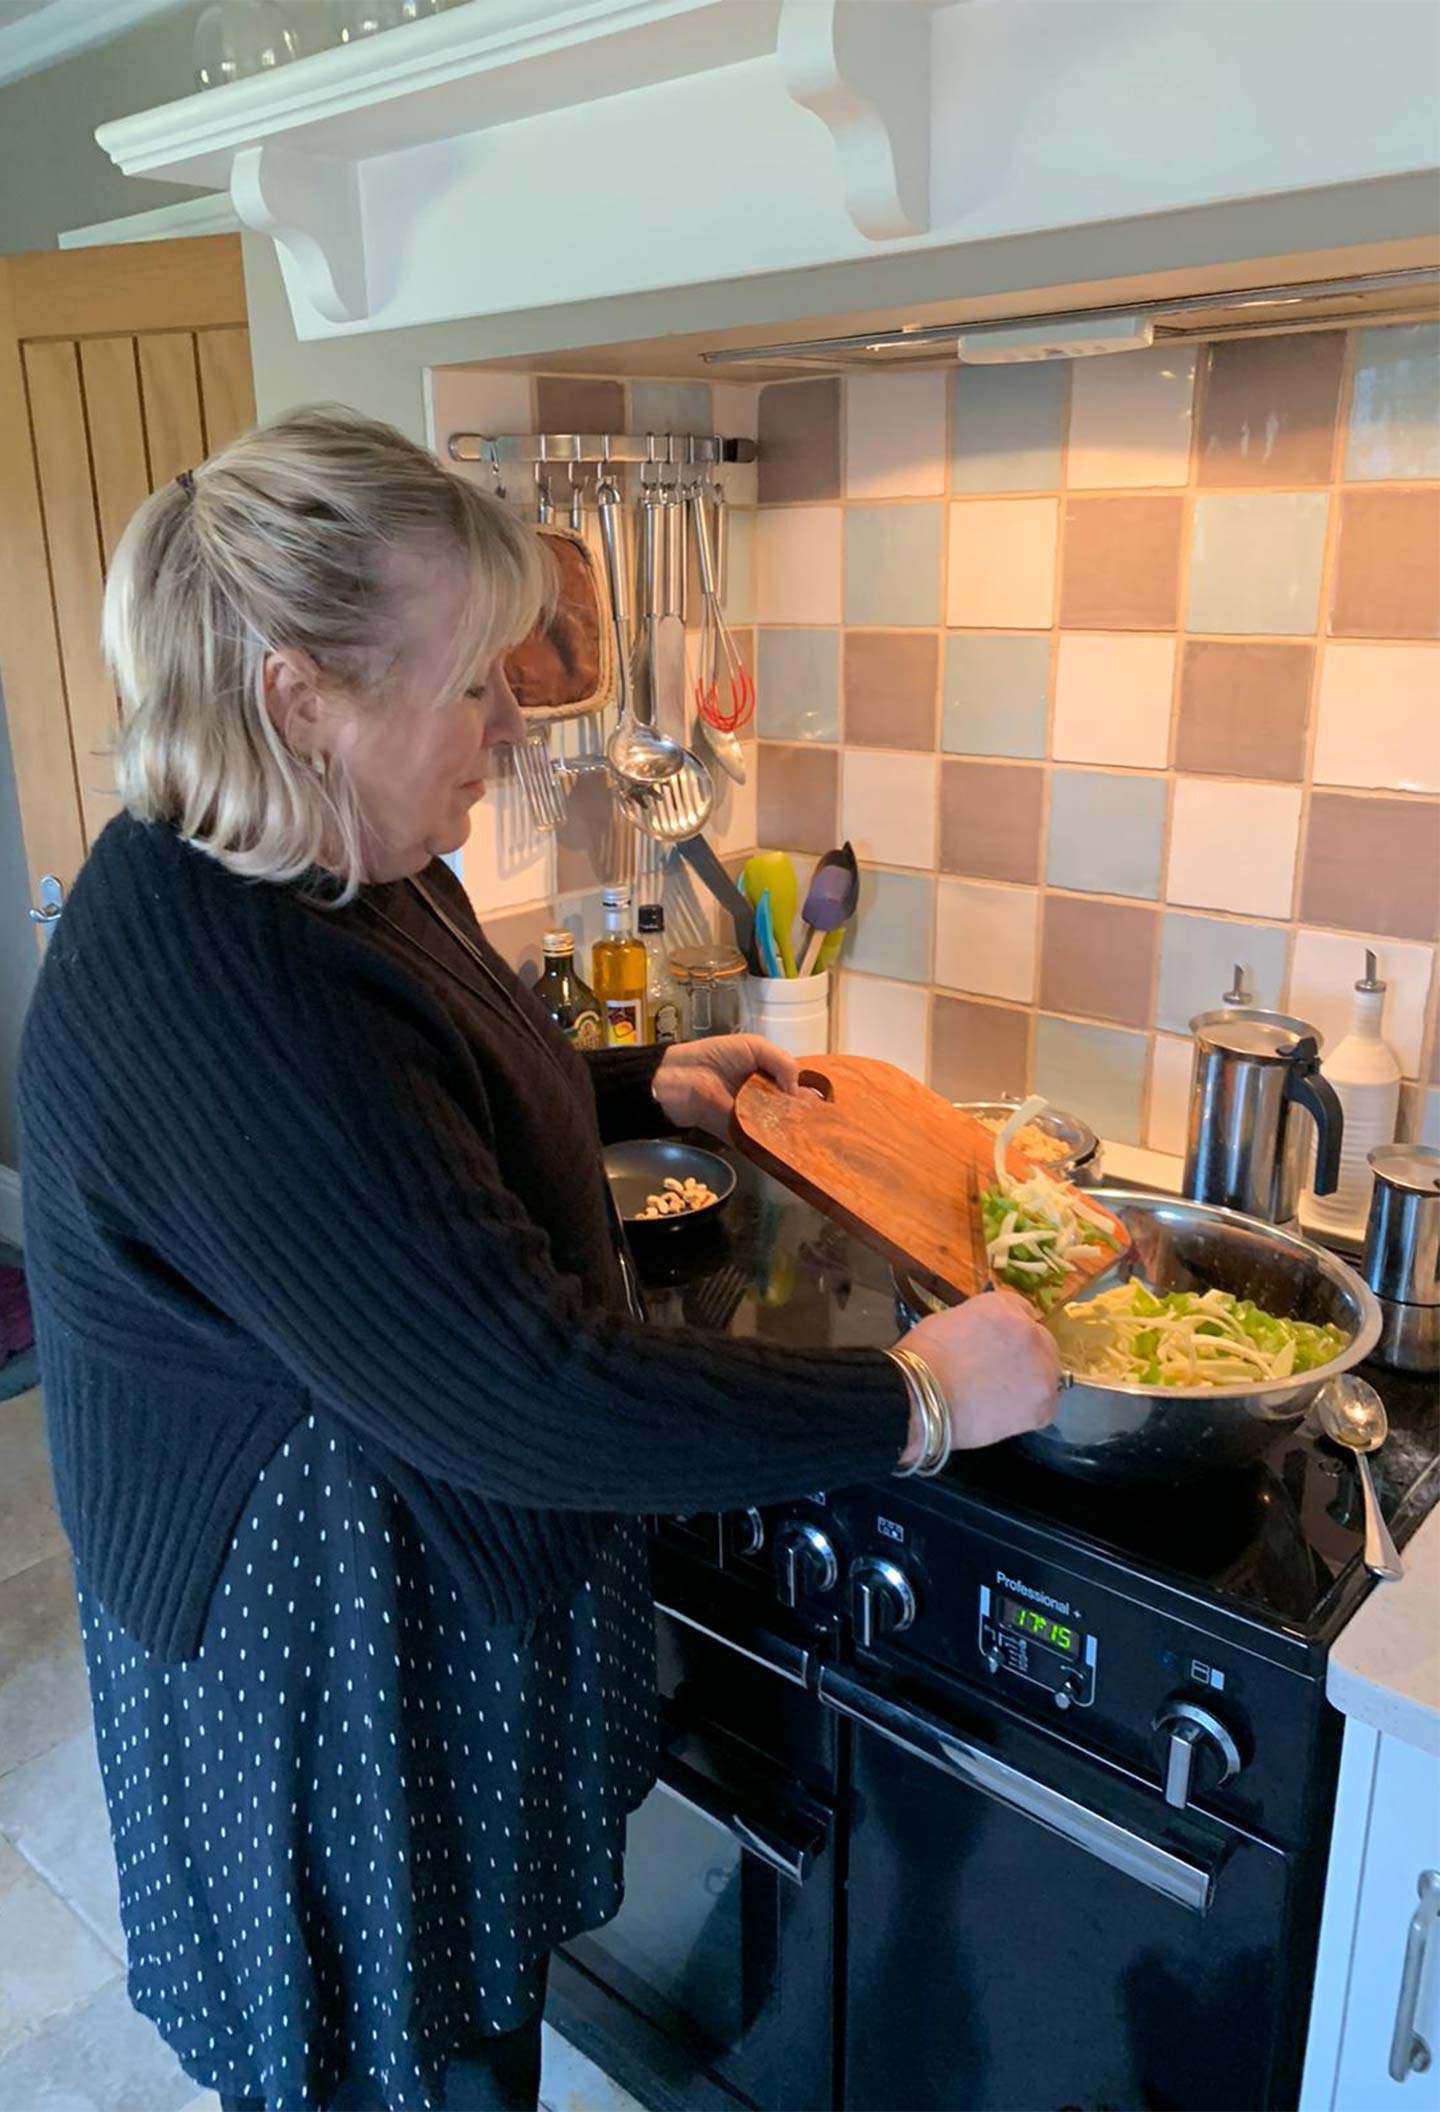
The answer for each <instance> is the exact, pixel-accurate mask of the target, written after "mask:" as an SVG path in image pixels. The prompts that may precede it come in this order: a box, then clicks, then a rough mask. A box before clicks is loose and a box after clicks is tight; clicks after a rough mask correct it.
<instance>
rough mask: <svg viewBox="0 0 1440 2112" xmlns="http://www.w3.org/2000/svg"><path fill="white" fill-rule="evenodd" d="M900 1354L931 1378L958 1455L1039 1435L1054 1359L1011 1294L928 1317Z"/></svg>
mask: <svg viewBox="0 0 1440 2112" xmlns="http://www.w3.org/2000/svg"><path fill="white" fill-rule="evenodd" d="M901 1347H902V1348H904V1349H909V1350H913V1351H914V1352H915V1354H916V1356H918V1357H923V1358H924V1360H925V1362H926V1363H927V1364H928V1365H929V1367H930V1369H931V1371H932V1372H933V1373H934V1374H935V1377H936V1379H937V1381H938V1382H939V1386H940V1391H941V1392H942V1393H943V1394H944V1396H945V1399H946V1401H947V1403H948V1404H949V1408H950V1443H951V1446H952V1448H953V1449H954V1450H956V1451H968V1450H970V1449H972V1448H973V1447H975V1446H979V1445H993V1444H997V1443H998V1442H999V1440H1000V1439H1001V1438H1002V1437H1019V1436H1020V1435H1021V1434H1022V1433H1023V1432H1024V1431H1026V1430H1040V1429H1043V1428H1044V1426H1045V1424H1046V1423H1048V1422H1050V1421H1051V1419H1052V1418H1053V1416H1054V1414H1055V1403H1056V1400H1057V1398H1058V1395H1059V1391H1060V1352H1059V1350H1058V1349H1057V1348H1056V1347H1055V1338H1054V1336H1053V1335H1052V1334H1051V1333H1050V1331H1049V1329H1048V1328H1047V1327H1044V1326H1043V1325H1042V1324H1041V1322H1040V1321H1039V1320H1038V1319H1037V1318H1036V1316H1035V1313H1034V1312H1033V1310H1032V1309H1031V1307H1030V1306H1028V1305H1027V1304H1026V1303H1025V1300H1024V1299H1023V1298H1021V1297H1019V1296H1018V1295H1017V1293H1016V1292H1014V1291H989V1292H986V1293H985V1294H984V1295H983V1296H982V1297H979V1298H969V1299H967V1300H966V1301H965V1303H964V1304H963V1305H957V1306H954V1307H952V1308H951V1310H950V1311H948V1312H944V1313H933V1314H931V1315H930V1316H929V1317H928V1318H927V1319H924V1320H922V1321H921V1322H920V1324H919V1326H918V1327H914V1328H912V1329H911V1331H910V1333H909V1334H908V1335H906V1336H905V1337H904V1339H903V1341H902V1343H901ZM909 1449H910V1448H909V1447H908V1446H907V1448H906V1450H907V1453H908V1451H909Z"/></svg>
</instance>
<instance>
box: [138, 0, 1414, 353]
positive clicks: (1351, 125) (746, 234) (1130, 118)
mask: <svg viewBox="0 0 1440 2112" xmlns="http://www.w3.org/2000/svg"><path fill="white" fill-rule="evenodd" d="M1325 12H1326V22H1325V35H1324V37H1323V38H1322V37H1316V36H1315V35H1314V33H1313V20H1312V18H1311V15H1310V12H1309V11H1308V10H1306V9H1304V8H1292V7H1284V6H1268V7H1256V6H1254V5H1253V4H1252V0H1167V4H1166V5H1165V6H1163V7H1155V6H1153V5H1151V4H1149V0H470V4H469V5H468V6H463V7H459V8H456V9H453V10H451V11H450V12H448V13H446V14H443V15H439V16H435V17H432V18H430V19H428V20H425V21H421V22H416V23H410V24H407V25H405V26H403V27H401V28H398V29H394V30H391V31H388V32H386V33H385V34H383V35H380V36H376V37H373V38H370V39H367V40H366V41H364V42H361V43H357V44H353V45H348V46H344V47H337V48H335V49H333V50H329V51H324V52H319V53H315V54H313V55H312V56H310V57H308V58H306V59H303V60H301V61H299V62H298V63H296V64H293V65H290V66H286V67H282V68H278V69H276V70H275V71H274V72H273V73H270V74H265V75H261V76H257V77H255V78H253V79H249V80H243V81H236V82H233V83H231V84H230V85H229V86H227V87H225V88H221V89H218V90H213V91H211V92H210V93H208V94H203V95H194V96H190V97H187V98H186V99H184V100H183V101H181V102H176V103H170V104H166V105H164V106H163V107H161V108H159V109H156V110H150V111H144V112H142V113H140V114H139V115H138V116H134V117H127V118H122V119H117V120H115V121H114V122H112V123H109V124H106V125H102V126H101V127H100V130H99V132H98V134H97V137H98V139H99V141H100V144H101V145H102V147H103V148H104V149H105V151H106V152H107V153H108V154H110V155H111V157H112V158H113V160H114V161H115V162H116V163H117V165H118V166H119V167H120V168H121V169H123V170H124V171H125V172H126V174H128V175H135V176H154V177H157V178H163V179H166V180H169V181H172V182H183V183H192V184H198V185H200V186H202V187H205V188H209V189H212V190H215V191H228V192H229V194H230V196H231V198H232V200H233V203H234V207H235V210H236V211H237V213H238V214H239V217H240V219H241V221H242V222H243V223H244V224H245V225H246V226H248V227H251V228H254V229H258V230H262V231H263V232H265V233H266V234H268V235H270V236H272V237H273V238H274V240H275V241H276V243H277V244H278V245H279V251H280V258H281V263H282V267H283V270H284V273H285V278H286V284H287V289H288V292H289V296H290V301H291V305H292V308H293V311H294V315H295V322H296V328H297V331H298V332H299V334H300V335H301V336H302V337H326V336H334V335H339V334H349V333H351V332H356V331H365V330H377V329H392V328H397V327H400V326H402V325H406V324H416V323H429V322H437V321H442V320H455V319H458V318H463V317H479V316H487V315H499V314H506V313H515V312H517V311H522V310H530V309H536V308H543V307H546V306H549V305H551V304H554V303H557V302H572V301H583V300H587V299H593V298H598V297H610V296H616V295H623V294H628V293H636V292H642V291H647V290H654V289H664V288H681V287H684V286H691V285H700V284H705V283H709V282H711V281H715V280H722V279H732V278H745V277H749V276H751V275H755V274H774V273H790V274H799V273H800V272H802V271H804V270H807V269H809V268H812V267H816V266H821V265H837V264H838V265H842V266H843V265H846V264H850V263H864V262H866V261H868V260H872V259H874V258H875V257H876V256H877V255H879V256H886V255H895V254H902V253H905V252H911V251H934V252H936V258H935V276H936V287H935V297H936V298H942V297H953V296H954V295H955V294H956V293H959V292H961V291H963V289H964V286H965V284H966V283H967V281H966V278H965V274H964V268H963V259H964V256H965V253H966V251H967V250H968V251H970V252H971V253H972V254H973V253H974V251H975V248H976V246H977V245H981V244H985V245H993V244H994V243H995V242H996V241H997V239H998V240H1004V239H1006V238H1009V237H1013V236H1016V235H1024V234H1027V233H1033V232H1035V231H1037V230H1053V229H1068V228H1073V227H1077V226H1084V225H1089V226H1102V225H1107V224H1111V223H1120V224H1123V225H1128V224H1130V223H1131V222H1133V221H1136V220H1137V216H1140V217H1142V218H1143V217H1144V216H1149V217H1150V219H1151V224H1152V226H1153V216H1155V215H1157V214H1175V215H1180V214H1183V213H1185V212H1187V211H1189V210H1190V209H1192V208H1194V207H1197V206H1206V205H1214V204H1215V203H1216V202H1217V201H1223V202H1227V203H1228V202H1233V201H1236V200H1247V199H1248V200H1254V199H1269V198H1274V197H1279V196H1280V195H1282V194H1287V195H1289V196H1290V197H1291V198H1292V199H1293V198H1296V197H1300V196H1308V195H1309V194H1310V193H1312V192H1314V193H1315V194H1316V195H1317V198H1318V196H1319V195H1320V193H1321V192H1323V193H1324V194H1325V197H1326V206H1325V211H1324V214H1323V215H1317V220H1316V226H1317V229H1318V230H1319V231H1320V232H1321V234H1322V238H1323V239H1322V240H1320V241H1317V243H1316V244H1315V246H1316V247H1321V246H1324V241H1330V242H1335V241H1339V240H1341V239H1343V235H1342V232H1341V230H1342V229H1343V224H1344V213H1343V211H1340V212H1337V208H1336V205H1335V202H1334V201H1335V198H1336V195H1337V187H1339V191H1340V193H1342V194H1343V192H1344V189H1345V187H1347V186H1348V187H1350V188H1351V189H1353V190H1354V191H1355V192H1356V194H1357V196H1358V194H1359V193H1360V192H1361V191H1363V189H1364V187H1365V186H1366V185H1370V184H1374V183H1375V182H1376V181H1377V179H1386V178H1397V177H1399V178H1407V177H1408V178H1413V177H1414V176H1415V174H1416V172H1418V171H1423V170H1426V169H1429V168H1431V167H1432V166H1433V164H1434V160H1435V150H1434V136H1435V110H1434V106H1433V103H1432V100H1431V99H1430V98H1429V97H1428V96H1427V95H1426V94H1423V93H1418V92H1417V93H1415V94H1414V95H1410V96H1397V95H1396V93H1395V83H1396V82H1397V81H1408V82H1415V83H1418V82H1422V81H1428V80H1429V79H1430V77H1431V75H1432V73H1433V72H1434V70H1435V65H1434V61H1435V53H1434V50H1433V49H1432V46H1433V44H1434V27H1433V20H1432V11H1431V10H1430V9H1428V8H1423V7H1415V6H1413V5H1410V4H1408V0H1331V4H1330V5H1329V6H1328V7H1327V8H1326V11H1325ZM1232 28H1233V32H1234V34H1233V35H1232V34H1231V33H1230V32H1231V29H1232ZM1327 230H1328V232H1326V231H1327ZM1386 232H1388V230H1386ZM1394 232H1395V233H1396V234H1404V233H1409V232H1412V230H1409V229H1400V228H1396V229H1395V230H1394ZM1285 246H1287V247H1291V248H1299V247H1302V246H1304V245H1302V244H1301V243H1299V242H1297V241H1295V240H1293V239H1291V240H1290V241H1289V242H1288V243H1287V244H1286V245H1285ZM796 295H797V299H799V300H800V301H801V303H802V305H801V306H800V307H799V308H797V310H796V313H798V314H804V313H805V312H806V309H805V307H804V305H803V300H804V288H803V283H802V282H801V281H799V280H798V278H797V280H796ZM683 327H684V311H683V303H680V304H678V312H677V328H683Z"/></svg>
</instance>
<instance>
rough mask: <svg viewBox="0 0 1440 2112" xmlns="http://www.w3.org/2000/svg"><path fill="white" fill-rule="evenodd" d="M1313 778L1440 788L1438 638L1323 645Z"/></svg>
mask: <svg viewBox="0 0 1440 2112" xmlns="http://www.w3.org/2000/svg"><path fill="white" fill-rule="evenodd" d="M1314 778H1315V782H1316V784H1317V785H1381V786H1390V787H1393V788H1394V789H1395V790H1396V791H1397V792H1440V646H1433V645H1335V644H1331V645H1328V646H1327V647H1326V648H1325V653H1324V657H1323V658H1322V660H1321V663H1320V702H1319V725H1318V726H1317V727H1316V730H1315V759H1314Z"/></svg>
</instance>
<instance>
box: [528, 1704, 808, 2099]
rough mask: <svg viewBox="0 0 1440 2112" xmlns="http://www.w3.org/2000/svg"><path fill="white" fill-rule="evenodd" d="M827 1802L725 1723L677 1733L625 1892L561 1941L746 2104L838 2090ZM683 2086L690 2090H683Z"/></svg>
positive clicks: (621, 2026)
mask: <svg viewBox="0 0 1440 2112" xmlns="http://www.w3.org/2000/svg"><path fill="white" fill-rule="evenodd" d="M832 1839H833V1819H832V1817H831V1815H830V1813H829V1811H828V1810H827V1809H826V1808H825V1807H824V1806H823V1805H820V1804H818V1803H815V1802H812V1801H811V1800H810V1799H809V1798H807V1797H806V1796H805V1795H804V1793H803V1792H796V1791H794V1790H793V1789H792V1788H790V1787H789V1785H787V1784H786V1783H785V1782H784V1781H783V1780H781V1779H776V1780H770V1781H768V1782H767V1781H766V1780H765V1778H764V1775H763V1772H762V1771H760V1770H757V1768H756V1767H755V1765H754V1761H753V1756H751V1755H747V1754H743V1753H742V1752H740V1751H739V1750H735V1751H732V1750H731V1749H730V1747H729V1746H728V1744H727V1743H726V1742H724V1741H723V1740H722V1739H721V1738H720V1736H719V1735H716V1736H713V1737H710V1738H707V1739H702V1738H699V1737H697V1736H695V1735H693V1734H690V1735H682V1736H680V1737H679V1738H678V1739H677V1741H676V1742H675V1744H674V1745H672V1746H671V1747H670V1748H669V1749H668V1750H667V1751H666V1752H665V1753H664V1754H663V1756H662V1758H661V1761H660V1769H659V1781H658V1783H657V1786H656V1787H655V1789H654V1790H652V1792H651V1794H650V1796H649V1797H648V1798H647V1799H646V1801H645V1803H644V1804H642V1805H641V1807H640V1809H639V1811H637V1812H636V1813H635V1814H634V1816H633V1817H632V1819H631V1821H630V1828H629V1835H628V1843H627V1850H626V1859H625V1903H624V1905H623V1906H622V1907H621V1909H620V1912H619V1913H618V1914H617V1915H616V1917H615V1919H614V1920H613V1921H612V1922H610V1923H609V1924H608V1925H607V1926H606V1927H605V1928H603V1929H598V1930H596V1931H594V1932H593V1933H592V1934H590V1935H587V1936H584V1937H581V1938H579V1939H577V1940H576V1941H575V1942H573V1943H570V1944H567V1945H566V1947H565V1953H564V1955H565V1956H566V1957H568V1958H569V1959H570V1960H571V1961H572V1962H573V1963H574V1964H575V1965H577V1966H579V1967H581V1968H582V1969H583V1971H584V1972H585V1974H587V1975H588V1976H589V1978H590V1979H591V1981H592V1982H593V1983H596V1984H597V1985H598V1987H600V1988H603V1989H604V1990H605V1991H606V1992H607V1993H608V1995H609V1996H610V1997H611V1998H613V1999H612V2003H611V2013H610V2014H609V2015H608V2016H607V2018H606V2022H605V2027H604V2029H605V2034H606V2036H607V2037H608V2038H613V2039H615V2040H617V2041H619V2042H621V2043H620V2049H619V2050H620V2051H621V2053H622V2067H623V2065H626V2064H624V2063H623V2042H624V2040H625V2036H626V2032H625V2013H626V2012H628V2013H630V2015H632V2016H633V2017H634V2018H635V2019H636V2020H639V2021H640V2023H641V2024H642V2025H643V2026H648V2027H649V2031H648V2032H647V2033H646V2036H647V2037H648V2036H649V2035H650V2034H651V2033H653V2032H655V2031H658V2032H659V2033H660V2034H661V2035H662V2037H663V2040H664V2042H665V2050H666V2055H667V2058H666V2061H665V2067H666V2069H667V2071H668V2076H669V2082H670V2088H669V2091H668V2093H667V2094H668V2095H669V2096H670V2097H671V2098H672V2099H673V2098H675V2097H677V2096H678V2098H679V2101H680V2102H694V2101H695V2100H694V2099H687V2096H686V2093H685V2090H684V2074H685V2070H686V2067H687V2066H688V2068H689V2070H690V2072H691V2073H693V2074H694V2075H695V2076H696V2077H697V2078H701V2077H704V2078H707V2079H708V2080H709V2081H710V2082H712V2083H719V2084H721V2085H723V2086H724V2087H725V2088H726V2089H727V2090H728V2091H730V2092H731V2093H733V2094H734V2095H735V2096H736V2097H739V2098H740V2099H742V2100H743V2101H744V2102H746V2103H747V2104H750V2105H755V2106H763V2107H766V2108H767V2112H768V2108H769V2107H772V2106H773V2107H792V2106H793V2107H797V2108H799V2107H805V2108H807V2112H813V2108H814V2107H816V2106H821V2105H828V2104H831V2103H832V2102H833V2096H832V2089H831V2084H832V2075H833V2066H834V2023H833V2018H834V2009H833V1972H834V1938H833V1923H834V1855H833V1849H832ZM677 2084H678V2088H677Z"/></svg>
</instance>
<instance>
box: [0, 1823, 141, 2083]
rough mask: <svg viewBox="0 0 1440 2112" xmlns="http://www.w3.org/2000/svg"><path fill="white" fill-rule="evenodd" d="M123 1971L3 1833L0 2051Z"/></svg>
mask: <svg viewBox="0 0 1440 2112" xmlns="http://www.w3.org/2000/svg"><path fill="white" fill-rule="evenodd" d="M118 1971H119V1967H118V1965H117V1963H116V1961H115V1959H114V1958H113V1957H112V1956H111V1955H110V1953H109V1951H107V1950H106V1948H105V1946H104V1944H103V1943H101V1942H99V1941H98V1940H97V1938H95V1937H94V1936H92V1935H91V1933H90V1931H89V1930H88V1929H87V1928H86V1926H85V1924H84V1922H82V1921H81V1920H80V1918H79V1916H78V1915H76V1914H72V1913H71V1911H70V1909H69V1908H68V1907H67V1906H66V1905H65V1904H64V1902H63V1901H62V1900H60V1899H57V1898H56V1896H55V1894H54V1893H53V1892H52V1891H51V1890H50V1887H49V1886H48V1885H47V1884H44V1883H43V1882H42V1881H41V1879H40V1878H38V1877H37V1876H36V1875H35V1873H34V1871H33V1870H32V1869H31V1868H30V1866H29V1864H28V1863H26V1862H24V1861H23V1860H22V1859H21V1857H20V1856H18V1855H17V1854H16V1853H15V1850H14V1849H13V1848H12V1847H11V1846H10V1845H9V1843H8V1842H7V1841H3V1840H0V2053H3V2052H5V2051H7V2050H8V2049H9V2048H10V2047H12V2046H14V2045H15V2043H16V2042H17V2040H19V2039H22V2038H24V2037H25V2035H26V2034H27V2033H28V2032H31V2031H34V2030H35V2029H36V2028H37V2026H39V2025H41V2024H43V2023H44V2022H45V2020H46V2019H47V2018H49V2017H53V2016H55V2015H57V2014H58V2013H59V2012H60V2011H62V2010H67V2009H73V2008H74V2006H75V2004H76V2003H77V2002H80V2001H83V2000H84V1998H85V1997H86V1996H87V1995H93V1994H94V1993H95V1992H96V1990H97V1989H98V1988H101V1987H103V1986H104V1984H105V1982H106V1981H107V1980H113V1979H114V1977H115V1975H116V1974H117V1972H118Z"/></svg>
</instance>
